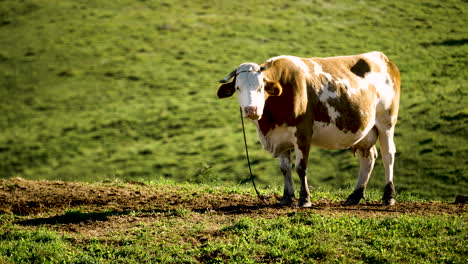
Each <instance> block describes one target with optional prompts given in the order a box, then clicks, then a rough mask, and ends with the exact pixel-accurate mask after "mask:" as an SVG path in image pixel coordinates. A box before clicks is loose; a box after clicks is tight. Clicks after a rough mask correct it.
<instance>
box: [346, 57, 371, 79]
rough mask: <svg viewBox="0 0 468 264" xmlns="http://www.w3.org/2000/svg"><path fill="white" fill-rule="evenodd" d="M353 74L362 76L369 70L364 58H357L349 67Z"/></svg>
mask: <svg viewBox="0 0 468 264" xmlns="http://www.w3.org/2000/svg"><path fill="white" fill-rule="evenodd" d="M350 70H351V71H352V72H353V73H354V74H356V75H357V76H359V77H361V78H364V76H365V75H366V73H368V72H370V71H371V68H370V66H369V63H367V61H366V60H364V59H359V60H358V61H357V62H356V64H354V66H353V67H351V69H350Z"/></svg>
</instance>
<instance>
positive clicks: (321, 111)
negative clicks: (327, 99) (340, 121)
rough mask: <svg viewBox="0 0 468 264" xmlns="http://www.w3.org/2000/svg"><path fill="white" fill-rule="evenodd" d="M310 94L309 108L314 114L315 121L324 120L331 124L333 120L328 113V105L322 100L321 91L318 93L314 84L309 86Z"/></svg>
mask: <svg viewBox="0 0 468 264" xmlns="http://www.w3.org/2000/svg"><path fill="white" fill-rule="evenodd" d="M307 90H308V95H309V108H310V111H311V114H312V119H313V120H314V121H318V122H323V123H327V124H329V123H330V122H331V117H330V116H329V115H328V108H327V106H326V105H325V104H324V103H323V102H322V101H320V99H319V97H320V93H317V91H316V89H314V87H313V86H309V87H308V89H307Z"/></svg>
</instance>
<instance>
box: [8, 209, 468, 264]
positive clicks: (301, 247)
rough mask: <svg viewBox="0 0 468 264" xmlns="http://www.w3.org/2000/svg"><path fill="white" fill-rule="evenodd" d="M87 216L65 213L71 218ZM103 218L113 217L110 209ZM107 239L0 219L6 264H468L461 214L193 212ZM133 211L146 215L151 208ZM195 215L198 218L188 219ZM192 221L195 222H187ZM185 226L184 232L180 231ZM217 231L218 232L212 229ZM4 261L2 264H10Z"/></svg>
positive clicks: (175, 214) (117, 232) (164, 217)
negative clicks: (224, 218)
mask: <svg viewBox="0 0 468 264" xmlns="http://www.w3.org/2000/svg"><path fill="white" fill-rule="evenodd" d="M80 215H82V217H85V218H86V217H87V216H88V214H86V213H82V212H79V211H78V212H67V213H66V214H65V217H70V218H71V219H76V218H77V217H80ZM102 215H103V216H104V215H112V212H109V213H108V214H106V213H103V214H102ZM151 215H152V216H153V217H157V218H158V219H159V220H155V221H153V222H151V223H147V222H135V224H134V226H133V227H129V228H127V229H125V230H113V231H112V232H110V233H109V234H108V235H106V236H104V237H96V238H93V237H91V238H90V237H87V236H83V235H81V236H80V235H79V234H75V235H70V234H62V233H59V232H55V231H51V230H48V229H46V228H40V227H37V228H36V229H34V230H25V229H24V227H20V226H18V225H14V224H12V222H13V221H14V218H11V217H5V216H3V217H1V216H0V221H2V222H3V225H2V226H0V262H2V261H4V262H5V263H466V260H467V259H466V254H467V250H468V249H467V246H466V243H464V240H466V233H467V226H466V222H465V221H466V220H464V219H463V217H459V216H456V217H455V216H436V217H432V218H428V217H408V216H400V217H394V218H383V219H379V218H377V219H375V218H358V217H344V216H342V217H330V216H325V217H324V216H321V215H318V214H314V213H307V212H300V213H296V214H294V215H291V216H289V217H277V218H274V219H258V218H257V219H256V218H250V217H245V218H240V219H238V220H235V221H234V222H232V223H231V224H221V225H219V224H218V223H216V222H215V221H210V220H207V219H205V218H203V217H202V218H201V219H199V218H200V216H199V214H198V213H195V212H192V211H190V210H188V211H185V210H178V211H171V212H163V213H153V214H151ZM132 216H134V217H141V218H140V219H145V218H146V217H148V213H146V214H145V213H140V212H135V213H134V214H133V215H132ZM193 217H196V218H197V219H198V220H197V221H198V222H197V223H193V222H192V221H190V219H191V218H193ZM187 222H189V224H187ZM181 227H183V230H181ZM213 230H216V231H213ZM4 262H2V263H4Z"/></svg>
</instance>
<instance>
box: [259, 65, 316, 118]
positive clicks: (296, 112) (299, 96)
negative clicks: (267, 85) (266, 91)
mask: <svg viewBox="0 0 468 264" xmlns="http://www.w3.org/2000/svg"><path fill="white" fill-rule="evenodd" d="M267 64H270V65H269V66H270V67H269V68H268V70H266V71H264V72H263V74H264V75H265V77H266V78H267V79H268V80H269V81H273V82H278V83H279V84H280V85H281V87H282V88H283V92H284V90H285V89H289V90H291V91H290V93H289V96H291V98H285V99H292V100H290V101H288V102H289V103H290V104H291V102H292V105H293V109H292V112H288V113H286V115H288V116H291V117H292V118H293V119H296V118H300V117H301V116H302V115H304V114H305V113H306V111H307V89H306V83H305V80H306V78H305V76H304V74H305V73H304V72H303V71H302V69H301V68H299V67H298V66H297V65H296V64H294V62H292V61H291V60H289V59H288V58H279V59H276V60H274V61H271V62H268V63H266V64H263V65H261V66H266V65H267ZM280 98H282V96H280ZM280 100H283V99H280ZM275 101H277V100H274V101H273V102H275ZM273 102H271V103H273Z"/></svg>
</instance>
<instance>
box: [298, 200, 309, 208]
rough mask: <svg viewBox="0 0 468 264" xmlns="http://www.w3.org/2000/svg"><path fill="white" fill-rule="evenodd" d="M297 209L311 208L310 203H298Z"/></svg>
mask: <svg viewBox="0 0 468 264" xmlns="http://www.w3.org/2000/svg"><path fill="white" fill-rule="evenodd" d="M297 207H301V208H309V207H312V203H311V202H310V201H299V202H298V203H297Z"/></svg>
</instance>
